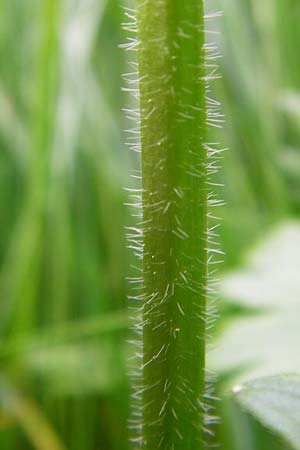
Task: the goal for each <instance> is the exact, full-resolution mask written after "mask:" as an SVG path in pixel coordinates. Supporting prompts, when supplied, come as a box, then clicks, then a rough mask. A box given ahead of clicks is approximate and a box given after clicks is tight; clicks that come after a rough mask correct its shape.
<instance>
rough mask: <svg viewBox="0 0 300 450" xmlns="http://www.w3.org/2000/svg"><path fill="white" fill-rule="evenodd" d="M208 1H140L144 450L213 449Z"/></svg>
mask: <svg viewBox="0 0 300 450" xmlns="http://www.w3.org/2000/svg"><path fill="white" fill-rule="evenodd" d="M203 14H204V12H203V2H202V0H184V1H182V0H155V1H153V0H137V23H138V41H139V43H138V65H139V88H140V112H141V145H142V183H143V186H142V187H143V194H142V197H143V198H142V200H143V202H142V203H143V224H142V229H143V292H144V300H143V301H144V303H143V330H142V340H143V362H142V437H141V440H142V448H144V449H147V450H158V449H166V450H167V449H170V450H196V449H198V450H199V449H202V448H203V445H204V444H203V430H204V411H203V409H204V408H203V396H204V391H205V375H204V368H205V310H206V282H207V249H206V247H207V243H206V237H207V189H206V166H207V164H206V158H207V156H206V154H207V151H206V146H205V134H206V104H205V65H204V23H203Z"/></svg>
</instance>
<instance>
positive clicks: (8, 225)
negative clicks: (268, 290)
mask: <svg viewBox="0 0 300 450" xmlns="http://www.w3.org/2000/svg"><path fill="white" fill-rule="evenodd" d="M207 3H208V10H212V11H218V10H219V9H221V10H222V11H223V17H222V18H218V19H216V20H215V21H214V23H213V25H209V27H210V29H211V30H212V31H213V33H209V38H210V37H211V36H212V37H213V38H214V39H216V40H217V42H218V46H219V48H220V50H221V52H222V54H223V58H222V59H221V60H220V73H221V74H222V80H218V81H217V82H215V83H214V85H213V91H214V92H213V95H214V96H215V98H217V99H218V100H219V101H220V102H221V105H222V110H223V112H224V114H225V116H226V124H225V126H224V127H223V129H212V130H211V131H210V141H211V142H220V144H221V147H224V148H225V147H226V148H227V147H228V148H230V151H226V152H224V159H223V161H222V169H221V170H220V172H219V174H218V175H217V177H216V182H218V183H224V187H223V188H220V189H219V191H220V195H221V197H222V198H223V199H224V200H225V202H226V205H225V206H223V207H220V208H219V210H218V215H219V216H220V218H221V224H222V226H221V229H220V230H221V237H220V241H221V246H222V248H223V250H224V252H225V255H226V256H225V258H224V263H223V265H222V266H221V268H220V271H221V273H226V272H228V271H233V270H238V269H239V268H240V267H241V265H242V264H243V263H244V261H245V258H246V255H247V252H248V251H249V250H251V248H252V247H254V246H255V245H256V242H259V241H260V240H262V239H263V238H264V236H265V235H267V234H268V232H269V230H270V229H271V228H272V227H273V226H274V225H275V224H277V223H280V222H284V221H285V220H291V218H293V220H296V219H297V217H298V216H299V214H300V191H299V189H300V153H299V145H300V52H299V39H300V2H299V0H264V1H258V0H222V1H221V0H219V1H212V0H210V1H208V2H207ZM124 6H125V5H124V3H123V2H122V1H121V0H43V1H39V0H26V1H22V0H1V11H0V55H1V61H2V64H1V66H0V146H1V152H0V205H1V207H0V301H1V309H0V334H1V341H0V448H1V449H3V450H20V449H22V450H29V449H36V450H128V448H129V447H128V443H127V442H128V436H127V435H128V432H127V419H128V414H129V404H128V395H129V394H128V393H129V386H128V380H127V361H128V359H130V357H131V349H130V347H129V348H128V345H127V340H128V338H129V333H128V313H127V307H128V303H127V293H128V286H127V281H126V277H127V276H129V275H130V272H131V269H130V265H131V264H132V263H133V261H132V255H131V252H130V251H129V250H128V249H127V248H126V242H125V237H124V236H125V231H124V230H125V226H126V225H129V224H130V223H131V221H132V220H133V219H132V218H131V217H130V211H129V208H128V207H127V206H125V204H126V202H127V192H126V190H124V187H134V186H136V185H137V181H136V179H134V178H130V174H131V173H133V171H134V170H136V168H137V167H138V157H137V155H134V154H130V152H129V150H128V148H127V147H126V145H125V144H124V142H125V140H126V136H125V135H126V133H125V131H124V130H126V129H127V128H128V126H132V124H130V125H129V124H128V123H127V120H126V118H125V113H123V112H122V108H124V107H125V108H126V107H127V106H128V104H130V98H129V96H128V94H127V93H126V92H122V90H121V87H122V86H124V85H125V82H124V80H123V79H122V74H124V73H126V72H127V71H128V67H127V64H128V59H131V58H132V57H133V56H132V55H129V54H128V53H126V52H125V51H124V50H123V49H121V48H120V44H122V43H124V42H125V40H126V33H124V32H123V31H122V30H121V23H122V22H123V21H124V20H125V17H124V11H123V7H124ZM216 30H219V31H220V34H216V33H215V31H216ZM217 189H218V188H217ZM220 311H221V312H222V314H221V316H222V317H221V319H219V321H218V326H217V328H216V332H215V339H218V333H221V330H222V329H223V328H224V327H228V326H230V323H231V321H232V320H233V319H234V320H236V318H237V317H239V316H240V315H245V314H248V312H249V311H247V309H246V308H244V307H243V305H242V304H240V305H239V303H238V302H235V303H234V302H231V301H230V299H224V302H223V301H220ZM252 313H253V312H252ZM299 342H300V336H299ZM245 345H247V343H245ZM225 369H226V368H225ZM219 375H220V376H219V380H220V381H219V383H218V386H217V391H218V392H217V394H218V395H219V396H221V397H223V395H224V394H223V393H224V392H226V383H227V382H228V378H230V377H231V374H230V373H229V371H227V372H226V370H222V371H221V370H220V373H219ZM216 409H217V411H216V413H217V414H219V415H220V416H221V417H222V423H221V425H219V426H217V427H216V428H215V437H214V438H212V444H214V443H215V442H219V443H220V442H221V443H222V445H221V448H223V449H225V450H267V449H268V450H272V449H274V450H275V449H276V450H277V449H279V448H281V449H282V448H285V447H283V444H282V443H279V441H278V439H277V438H275V437H273V436H271V435H269V433H267V432H266V431H264V430H263V429H262V427H260V426H259V425H258V424H257V423H256V422H254V421H253V420H252V419H250V418H249V417H248V416H246V415H245V414H244V413H241V411H239V410H238V409H237V407H236V406H235V405H233V404H232V402H231V401H230V399H229V396H228V395H227V394H225V395H224V397H223V402H218V403H216Z"/></svg>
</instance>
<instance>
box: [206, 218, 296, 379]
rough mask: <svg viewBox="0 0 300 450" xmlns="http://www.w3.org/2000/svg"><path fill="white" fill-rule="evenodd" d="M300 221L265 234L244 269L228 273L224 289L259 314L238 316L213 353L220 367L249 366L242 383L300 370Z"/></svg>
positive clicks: (214, 363) (212, 364)
mask: <svg viewBox="0 0 300 450" xmlns="http://www.w3.org/2000/svg"><path fill="white" fill-rule="evenodd" d="M299 267H300V224H299V222H296V221H294V222H287V223H284V224H282V225H281V226H280V227H278V228H277V229H276V230H274V231H273V232H271V233H270V232H269V236H268V238H266V239H265V241H263V242H262V243H261V244H260V245H259V246H258V247H257V248H256V249H255V251H254V252H253V253H252V255H251V256H250V258H249V259H248V261H247V264H245V267H244V268H243V269H241V270H239V271H236V272H232V273H229V274H227V275H225V276H224V278H223V280H222V282H221V295H222V297H223V298H224V299H228V300H230V301H231V302H234V303H239V304H240V305H242V306H243V307H246V308H248V309H249V308H250V309H251V308H252V310H259V309H260V310H261V313H260V314H259V315H253V314H252V315H243V317H241V316H240V317H239V320H236V321H232V322H231V323H230V326H229V327H227V328H226V329H225V330H224V331H223V334H222V336H221V339H220V342H219V343H217V345H215V348H214V349H213V350H212V352H211V353H210V367H211V368H213V369H214V370H218V371H219V372H224V371H225V372H231V371H235V370H236V369H243V371H242V372H240V373H239V374H238V377H237V378H236V380H238V382H239V383H241V382H245V381H248V380H250V379H253V378H259V377H261V376H268V375H272V374H274V373H282V372H285V373H293V372H296V373H297V372H300V359H299V345H300V328H299V315H300V302H299V294H300V279H299V273H298V272H299Z"/></svg>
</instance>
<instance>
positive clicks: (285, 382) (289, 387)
mask: <svg viewBox="0 0 300 450" xmlns="http://www.w3.org/2000/svg"><path fill="white" fill-rule="evenodd" d="M234 394H235V399H236V400H237V402H238V403H239V404H240V405H241V406H242V408H244V409H246V410H247V411H248V412H249V413H251V414H252V415H254V416H255V417H256V418H257V419H258V420H259V421H260V422H262V424H263V425H264V426H266V427H267V428H270V429H271V430H272V431H274V432H275V433H276V434H279V435H280V436H281V437H283V438H284V440H285V441H287V442H288V443H289V444H290V445H291V446H292V448H294V449H295V450H299V449H300V376H299V375H292V374H289V375H275V376H271V377H263V378H259V379H257V380H254V381H250V382H248V383H246V384H244V385H242V386H237V387H236V388H234Z"/></svg>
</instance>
